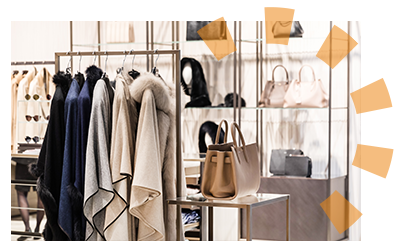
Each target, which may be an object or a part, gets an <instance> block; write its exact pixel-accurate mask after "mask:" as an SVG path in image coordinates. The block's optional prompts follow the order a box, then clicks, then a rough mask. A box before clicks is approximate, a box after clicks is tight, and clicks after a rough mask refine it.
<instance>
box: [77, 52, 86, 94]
mask: <svg viewBox="0 0 400 250" xmlns="http://www.w3.org/2000/svg"><path fill="white" fill-rule="evenodd" d="M77 54H78V55H80V54H81V52H80V51H78V53H77ZM81 61H82V55H81V56H80V58H79V70H77V71H76V74H75V80H76V81H77V82H78V84H79V87H80V88H81V89H82V86H83V84H84V83H85V77H84V76H83V74H82V73H81Z"/></svg>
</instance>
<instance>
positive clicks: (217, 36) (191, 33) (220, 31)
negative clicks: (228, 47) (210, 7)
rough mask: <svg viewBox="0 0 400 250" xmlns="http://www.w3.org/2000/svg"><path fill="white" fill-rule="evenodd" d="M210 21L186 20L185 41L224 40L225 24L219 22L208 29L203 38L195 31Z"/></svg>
mask: <svg viewBox="0 0 400 250" xmlns="http://www.w3.org/2000/svg"><path fill="white" fill-rule="evenodd" d="M209 23H211V21H187V22H186V41H196V40H221V39H222V40H226V24H225V22H222V21H221V22H220V25H216V26H213V27H212V28H210V30H208V32H207V35H206V36H205V37H203V39H202V38H201V37H200V36H199V34H198V33H197V31H198V30H199V29H201V28H203V27H204V26H206V25H207V24H209Z"/></svg>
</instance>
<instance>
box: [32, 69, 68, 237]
mask: <svg viewBox="0 0 400 250" xmlns="http://www.w3.org/2000/svg"><path fill="white" fill-rule="evenodd" d="M71 81H72V77H71V75H69V74H65V73H64V72H58V73H57V74H56V75H54V76H53V82H54V84H56V91H55V93H54V97H53V100H52V105H51V109H50V120H49V123H48V125H47V130H46V135H45V137H44V140H43V143H42V148H41V150H40V153H39V158H38V161H37V165H35V166H33V167H31V168H30V172H31V174H32V175H33V176H35V177H37V178H38V180H37V192H38V196H39V197H40V199H41V200H42V203H43V206H44V209H45V213H46V218H47V222H46V225H45V229H44V232H43V234H44V239H45V240H46V241H50V240H57V241H58V240H67V239H68V237H67V235H66V234H65V233H64V232H63V231H62V230H61V228H60V226H59V225H58V204H59V202H60V186H61V175H62V167H63V157H64V140H65V123H64V102H65V98H66V96H67V93H68V88H69V85H70V83H71Z"/></svg>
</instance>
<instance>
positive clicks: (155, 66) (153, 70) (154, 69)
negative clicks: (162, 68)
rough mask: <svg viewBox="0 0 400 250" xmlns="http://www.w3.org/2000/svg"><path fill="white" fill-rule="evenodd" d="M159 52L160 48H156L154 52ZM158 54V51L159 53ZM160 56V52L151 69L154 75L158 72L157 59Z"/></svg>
mask: <svg viewBox="0 0 400 250" xmlns="http://www.w3.org/2000/svg"><path fill="white" fill-rule="evenodd" d="M157 52H158V49H156V50H154V54H155V53H157ZM157 54H158V53H157ZM159 57H160V54H158V56H157V59H156V61H155V62H154V68H153V69H152V70H151V73H153V75H155V74H156V69H157V61H158V58H159Z"/></svg>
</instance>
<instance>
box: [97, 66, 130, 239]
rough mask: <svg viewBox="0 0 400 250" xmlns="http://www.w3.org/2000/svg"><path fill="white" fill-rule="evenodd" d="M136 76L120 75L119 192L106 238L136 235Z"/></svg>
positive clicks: (114, 153) (115, 120)
mask: <svg viewBox="0 0 400 250" xmlns="http://www.w3.org/2000/svg"><path fill="white" fill-rule="evenodd" d="M132 83H133V78H132V77H130V76H129V75H128V74H127V72H125V71H122V72H121V73H120V74H118V75H117V77H116V82H115V95H114V102H113V117H112V133H111V155H110V167H111V174H112V182H113V188H114V192H115V193H116V195H115V196H114V199H113V200H112V202H111V203H110V205H109V206H108V207H107V208H106V219H105V223H104V224H105V230H104V235H105V238H106V240H111V241H115V240H121V241H130V240H136V238H135V234H136V233H135V225H134V217H133V216H132V215H131V214H130V213H129V211H128V207H127V206H128V205H129V203H130V186H131V182H132V177H133V166H134V152H135V142H136V126H137V120H138V112H137V109H136V103H135V101H134V100H133V99H132V98H131V96H130V93H129V86H130V85H131V84H132Z"/></svg>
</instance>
